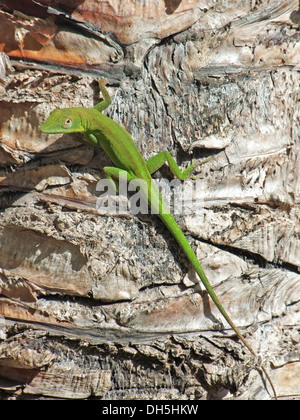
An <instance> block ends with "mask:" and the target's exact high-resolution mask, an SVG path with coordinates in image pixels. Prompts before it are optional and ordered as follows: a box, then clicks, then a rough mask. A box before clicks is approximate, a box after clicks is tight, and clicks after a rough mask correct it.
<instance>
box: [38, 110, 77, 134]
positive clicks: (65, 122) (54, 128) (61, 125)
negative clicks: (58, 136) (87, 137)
mask: <svg viewBox="0 0 300 420" xmlns="http://www.w3.org/2000/svg"><path fill="white" fill-rule="evenodd" d="M40 130H41V132H42V133H46V134H54V133H75V132H77V133H78V132H79V133H80V132H81V133H82V132H84V131H85V129H84V127H83V125H82V120H81V117H80V114H79V113H78V112H76V109H74V108H65V109H55V110H54V111H52V112H51V113H50V115H49V117H48V118H47V119H46V121H45V122H44V123H43V124H42V125H41V126H40Z"/></svg>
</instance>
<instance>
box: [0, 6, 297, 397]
mask: <svg viewBox="0 0 300 420" xmlns="http://www.w3.org/2000/svg"><path fill="white" fill-rule="evenodd" d="M1 4H2V5H1V6H0V40H1V42H0V48H1V50H2V51H3V53H2V56H1V65H0V76H1V84H0V95H1V102H0V109H1V112H0V130H1V132H0V137H1V140H0V165H1V168H2V169H1V172H0V194H1V196H0V205H1V212H0V237H1V240H0V397H1V398H2V399H6V398H20V399H22V398H48V397H51V398H53V397H54V398H89V397H94V398H103V399H135V398H141V399H150V398H151V399H152V398H158V399H177V398H185V399H209V398H214V399H222V398H224V399H230V398H232V399H249V398H250V399H267V398H270V396H271V395H272V393H271V392H270V394H269V392H268V391H270V390H269V388H268V386H267V387H266V386H265V383H264V381H263V380H262V378H261V377H260V375H259V374H258V373H257V371H256V370H255V369H254V368H255V365H256V363H257V360H254V358H253V357H251V356H250V355H249V353H248V352H247V350H245V349H244V348H243V346H242V345H241V343H239V342H238V341H237V340H236V337H235V336H234V335H233V333H232V331H231V330H230V329H229V327H228V326H227V325H225V322H223V320H222V319H221V317H220V315H219V313H218V311H217V310H216V308H215V307H214V305H213V304H212V303H211V301H210V300H209V298H208V297H207V295H206V294H201V293H200V289H199V286H195V283H197V279H196V276H195V273H194V272H193V270H192V269H191V267H190V266H189V264H188V263H187V261H186V260H185V258H184V256H183V255H182V251H180V250H179V249H178V247H177V245H176V243H175V241H174V240H173V238H172V237H171V235H170V234H169V233H168V232H167V231H166V229H165V228H164V227H163V226H162V224H161V222H160V221H159V220H158V219H156V218H155V217H150V216H140V217H136V216H132V215H131V214H130V213H129V212H127V211H125V212H123V213H122V214H121V215H120V214H116V215H105V214H102V213H101V212H99V211H98V210H97V209H96V202H97V196H98V194H97V192H96V183H97V179H98V176H99V174H101V168H102V167H103V166H104V165H105V164H106V163H107V162H108V160H107V159H106V157H105V156H103V153H102V152H101V151H99V150H96V151H95V150H93V149H92V148H89V147H87V146H84V145H82V144H81V142H80V140H79V137H77V136H75V135H64V136H59V135H52V136H46V135H43V134H41V133H40V132H39V130H38V127H39V125H40V124H41V123H42V122H43V121H44V120H45V118H46V117H47V116H48V114H49V112H50V111H51V110H52V109H53V108H55V107H58V108H61V107H70V106H71V107H72V106H86V107H88V106H93V105H94V104H96V103H97V102H98V95H99V91H98V86H97V83H96V81H95V78H96V76H97V77H98V76H99V75H104V76H105V77H106V78H108V80H109V87H108V89H109V91H110V93H111V94H112V96H113V103H112V105H111V106H110V108H109V109H108V111H107V115H109V116H110V117H111V118H113V119H115V120H116V121H118V122H120V123H121V124H122V125H123V126H125V127H126V128H127V129H128V131H129V132H130V133H131V134H132V136H133V138H134V139H135V141H136V143H137V144H138V147H139V148H140V150H141V151H142V153H143V155H144V157H145V158H149V157H150V156H153V155H154V154H155V153H157V152H159V151H162V150H165V149H167V150H169V151H170V152H171V153H172V154H173V156H174V157H175V158H176V159H177V161H178V162H179V163H180V164H181V166H182V167H185V166H186V165H187V164H188V163H189V162H190V161H191V159H192V158H198V157H206V156H211V157H212V158H211V159H210V160H209V161H208V162H206V163H204V164H203V165H202V166H200V167H198V169H197V171H196V173H195V174H196V175H197V176H198V177H199V179H200V180H201V181H200V182H198V184H197V185H198V188H197V189H195V190H194V193H193V194H194V200H195V202H196V203H201V204H202V205H201V206H200V210H199V206H197V209H196V210H197V211H194V212H193V213H192V210H191V208H188V209H187V210H186V211H185V212H182V214H178V215H176V218H177V220H178V223H179V224H180V226H181V228H182V229H183V230H184V231H185V233H186V234H187V236H188V237H189V240H190V241H191V242H192V243H193V246H194V248H195V249H196V251H197V254H198V256H199V260H200V261H201V262H202V264H203V267H204V269H205V271H206V272H207V275H208V277H209V279H210V281H211V282H212V284H213V285H214V287H215V290H216V293H217V294H218V295H219V297H220V299H221V300H222V302H223V304H224V306H225V307H226V308H227V309H228V312H229V313H230V314H231V316H232V318H233V319H234V321H235V322H236V324H237V325H238V326H239V327H240V328H241V329H242V330H243V331H244V332H245V334H246V336H247V339H248V340H249V342H250V343H251V345H252V346H253V347H254V348H255V349H256V351H257V354H258V355H259V357H260V358H261V359H262V360H263V361H264V363H265V365H266V366H267V369H268V371H269V372H270V376H271V378H272V380H273V381H274V385H275V387H276V389H277V392H278V394H279V395H280V396H281V398H299V395H300V351H299V350H300V347H299V326H300V319H299V314H300V306H299V305H300V298H299V296H300V275H299V265H300V211H299V203H300V181H299V169H300V153H299V150H300V142H299V138H300V124H299V117H300V112H299V100H300V89H299V71H300V67H299V63H300V42H299V40H300V35H299V25H300V11H299V2H298V1H293V0H292V1H291V0H289V1H283V0H262V1H255V0H252V1H250V0H249V1H238V0H236V1H226V0H223V1H209V0H202V1H196V0H182V1H180V0H179V1H166V0H165V1H162V0H159V1H155V2H153V1H150V0H147V1H133V0H125V1H118V0H108V1H105V2H102V1H98V2H97V1H91V0H86V1H84V0H81V1H72V2H70V1H66V0H60V1H51V2H50V1H47V0H39V2H34V1H30V0H27V1H7V2H3V1H2V2H1ZM8 56H9V57H10V59H9V58H8ZM160 176H161V177H167V178H170V173H169V171H168V170H167V169H163V170H161V171H160V173H158V175H157V177H160ZM194 182H195V183H196V181H194ZM195 185H196V184H195Z"/></svg>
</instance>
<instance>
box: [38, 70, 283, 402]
mask: <svg viewBox="0 0 300 420" xmlns="http://www.w3.org/2000/svg"><path fill="white" fill-rule="evenodd" d="M106 83H107V82H106V80H105V79H103V78H101V79H100V80H99V86H100V90H101V93H102V95H103V98H104V100H103V101H101V102H100V103H98V104H97V105H96V106H95V107H93V108H65V109H56V110H54V111H52V112H51V114H50V116H49V118H48V119H47V120H46V121H45V122H44V123H43V124H42V126H41V127H40V130H41V131H42V132H43V133H47V134H54V133H75V132H80V133H83V135H84V139H85V142H87V143H89V144H91V145H92V146H94V147H97V146H101V147H102V149H103V150H104V151H105V153H106V154H107V155H108V156H109V157H110V159H111V160H112V162H113V163H114V165H115V167H105V168H103V171H104V173H105V176H106V177H107V178H109V179H111V180H113V181H114V182H117V181H119V176H120V177H121V178H122V179H123V178H124V179H127V181H128V182H129V181H131V180H134V179H142V180H144V181H146V183H145V185H146V187H141V189H140V190H139V193H140V194H141V195H143V196H144V198H145V199H146V200H147V201H148V202H149V205H150V206H151V209H152V210H154V212H155V214H158V216H159V217H160V219H161V220H162V221H163V223H164V224H165V225H166V227H167V228H168V229H169V231H170V232H171V233H172V235H173V236H174V238H175V239H176V241H177V242H178V244H179V245H180V247H181V248H182V250H183V251H184V253H185V255H186V256H187V258H188V259H189V261H190V262H191V264H192V265H193V267H194V269H195V270H196V272H197V273H198V275H199V277H200V279H201V281H202V283H203V285H204V287H205V288H206V290H207V292H208V294H209V296H210V297H211V299H212V300H213V302H214V303H215V305H216V306H217V308H218V309H219V311H220V313H221V314H222V315H223V317H224V318H225V320H226V321H227V322H228V324H229V325H230V326H231V328H232V329H233V330H234V332H235V333H236V335H237V336H238V337H239V339H240V340H241V341H242V342H243V344H244V345H245V346H246V347H247V348H248V350H249V351H250V353H251V354H253V355H254V356H256V353H255V351H254V350H253V349H252V347H251V346H250V345H249V344H248V342H247V341H246V340H245V338H244V337H243V335H242V333H241V332H240V330H239V329H238V327H237V326H236V325H235V324H234V322H233V321H232V319H231V318H230V316H229V315H228V313H227V311H226V310H225V309H224V307H223V305H222V304H221V302H220V301H219V299H218V297H217V295H216V294H215V292H214V290H213V288H212V286H211V284H210V283H209V281H208V279H207V277H206V275H205V273H204V271H203V269H202V267H201V264H200V262H199V261H198V259H197V257H196V255H195V253H194V251H193V249H192V247H191V245H190V244H189V242H188V240H187V239H186V237H185V235H184V233H183V232H182V230H181V229H180V227H179V226H178V224H177V223H176V221H175V219H174V218H173V216H172V215H171V213H170V211H169V208H168V206H167V205H166V203H165V202H164V200H163V198H162V196H161V194H160V192H159V191H158V189H157V187H156V186H155V184H154V183H153V182H151V181H152V177H151V174H152V173H154V172H155V171H156V170H158V169H159V168H160V167H161V166H162V165H163V164H164V163H165V162H168V164H169V167H170V170H171V172H172V173H173V174H174V175H175V176H176V177H178V178H179V179H180V180H184V179H186V178H187V177H188V175H189V174H190V173H191V172H192V171H193V169H194V168H195V167H196V165H197V164H196V163H195V164H193V165H191V166H189V167H188V168H186V169H185V170H184V171H181V170H180V168H179V167H178V165H177V163H176V162H175V160H174V159H173V158H172V156H171V154H170V153H169V152H167V151H165V152H161V153H159V154H158V155H156V156H154V157H152V158H150V159H149V160H148V161H145V160H144V159H143V157H142V155H141V153H140V151H139V149H138V148H137V146H136V144H135V142H134V141H133V139H132V137H131V136H130V134H129V133H128V132H127V131H126V130H125V129H124V128H123V127H122V126H121V125H120V124H118V123H116V122H115V121H114V120H112V119H111V118H109V117H107V116H106V115H104V114H102V111H103V110H104V109H106V108H107V107H108V106H109V105H110V103H111V98H110V96H109V93H108V92H107V90H106V88H105V85H106ZM259 368H260V369H261V370H262V371H263V372H264V374H265V375H266V377H267V379H268V381H269V383H270V385H271V387H272V390H273V393H274V396H275V398H276V392H275V389H274V386H273V384H272V381H271V379H270V377H269V375H268V373H267V371H266V369H265V367H264V366H260V367H259Z"/></svg>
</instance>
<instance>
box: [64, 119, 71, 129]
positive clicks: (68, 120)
mask: <svg viewBox="0 0 300 420" xmlns="http://www.w3.org/2000/svg"><path fill="white" fill-rule="evenodd" d="M71 125H72V120H71V119H70V118H67V119H66V121H65V122H64V124H63V127H64V128H70V127H71Z"/></svg>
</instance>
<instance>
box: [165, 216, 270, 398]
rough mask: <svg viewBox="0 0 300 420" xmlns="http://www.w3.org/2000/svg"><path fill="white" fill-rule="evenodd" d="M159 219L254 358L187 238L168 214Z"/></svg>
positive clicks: (267, 376)
mask: <svg viewBox="0 0 300 420" xmlns="http://www.w3.org/2000/svg"><path fill="white" fill-rule="evenodd" d="M159 217H160V218H161V220H162V222H163V223H164V224H165V226H166V227H167V228H168V229H169V231H170V232H171V233H172V235H173V236H174V238H175V239H176V241H177V242H178V244H179V245H180V247H181V248H182V250H183V251H184V253H185V255H186V256H187V258H188V259H189V261H190V262H191V263H192V265H193V267H194V268H195V270H196V272H197V273H198V275H199V277H200V279H201V281H202V283H203V285H204V287H205V288H206V290H207V292H208V294H209V296H210V297H211V298H212V300H213V302H214V303H215V305H216V306H217V308H218V309H219V311H220V312H221V314H222V315H223V317H224V318H225V319H226V321H227V322H228V324H229V325H230V326H231V328H232V329H233V331H234V332H235V333H236V335H237V336H238V338H239V339H240V340H241V341H242V343H243V344H244V345H245V346H246V347H247V349H248V350H249V351H250V353H251V354H253V355H254V356H256V353H255V351H254V350H253V349H252V347H251V346H250V344H248V342H247V341H246V339H245V338H244V336H243V335H242V333H241V332H240V330H239V329H238V327H237V326H236V325H235V324H234V322H233V321H232V319H231V318H230V316H229V315H228V313H227V311H226V310H225V309H224V307H223V305H222V304H221V302H220V301H219V298H218V297H217V295H216V294H215V292H214V289H213V288H212V286H211V284H210V282H209V281H208V278H207V277H206V275H205V273H204V271H203V268H202V267H201V264H200V262H199V261H198V258H197V257H196V254H195V253H194V251H193V249H192V247H191V245H190V243H189V242H188V240H187V238H186V237H185V235H184V233H183V232H182V230H181V229H180V227H179V226H178V225H177V223H176V221H175V219H174V217H173V216H172V215H171V214H170V213H167V214H166V213H165V214H163V215H159ZM260 369H261V370H262V371H263V372H264V374H265V376H266V378H267V380H268V382H269V383H270V385H271V388H272V391H273V394H274V398H275V399H277V395H276V391H275V388H274V385H273V383H272V380H271V378H270V376H269V374H268V372H267V371H266V369H265V367H264V366H263V365H261V366H260Z"/></svg>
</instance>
